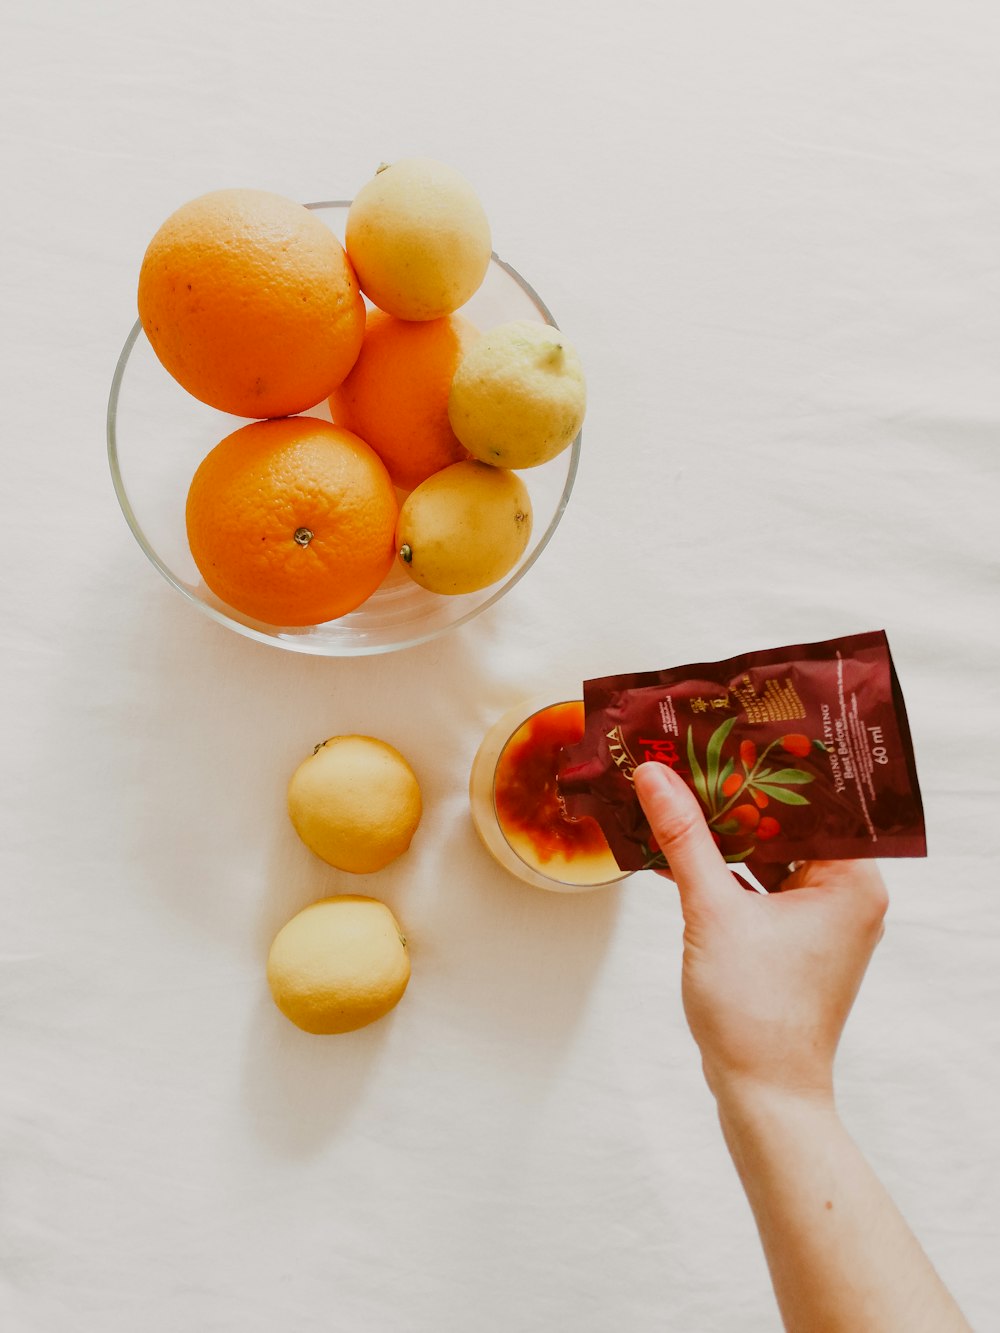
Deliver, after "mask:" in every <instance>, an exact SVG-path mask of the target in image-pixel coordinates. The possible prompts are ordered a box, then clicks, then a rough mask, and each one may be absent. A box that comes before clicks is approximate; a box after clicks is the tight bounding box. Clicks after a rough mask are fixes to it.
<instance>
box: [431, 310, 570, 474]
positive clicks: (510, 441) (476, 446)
mask: <svg viewBox="0 0 1000 1333" xmlns="http://www.w3.org/2000/svg"><path fill="white" fill-rule="evenodd" d="M586 406H587V388H586V383H585V381H584V377H583V367H582V366H581V364H580V358H579V356H578V355H577V353H576V350H575V348H574V347H573V346H572V344H571V343H570V342H569V341H568V340H567V339H566V338H565V337H564V336H563V334H562V333H560V331H559V330H558V329H557V328H554V327H553V326H552V325H551V324H540V323H532V321H530V320H515V321H513V322H512V323H510V324H500V325H498V326H497V327H496V328H494V329H490V330H489V331H488V332H486V333H484V334H483V336H482V337H481V338H479V339H478V340H477V341H476V344H475V346H474V347H470V348H469V350H468V352H466V354H465V355H464V356H463V357H462V360H461V361H460V362H459V364H458V368H457V370H456V371H455V375H454V378H453V379H452V382H451V392H450V394H449V398H448V420H449V421H450V422H451V428H452V430H453V431H454V432H455V434H456V435H457V436H458V438H459V440H460V441H461V442H462V444H464V445H465V447H466V449H468V451H469V453H470V454H472V455H473V456H474V457H475V458H478V459H480V460H481V461H482V462H484V463H492V464H494V465H496V466H498V467H508V468H525V467H537V466H538V465H539V464H540V463H547V462H548V461H549V459H550V458H555V457H556V455H557V454H560V453H562V451H563V450H564V449H565V448H566V447H567V446H568V445H569V444H571V443H572V441H573V440H575V439H576V437H577V435H578V434H579V432H580V427H581V426H582V425H583V416H584V412H585V411H586Z"/></svg>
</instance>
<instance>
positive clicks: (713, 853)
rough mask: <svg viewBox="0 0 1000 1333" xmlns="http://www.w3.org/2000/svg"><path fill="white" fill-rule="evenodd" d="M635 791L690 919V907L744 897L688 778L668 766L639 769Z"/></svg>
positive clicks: (701, 906) (636, 771) (707, 906)
mask: <svg viewBox="0 0 1000 1333" xmlns="http://www.w3.org/2000/svg"><path fill="white" fill-rule="evenodd" d="M635 790H636V795H637V796H638V797H639V803H640V805H641V806H642V808H643V811H644V812H645V815H646V818H647V819H648V820H649V825H650V828H651V829H652V830H653V833H654V834H655V836H656V840H657V842H658V843H659V844H660V850H661V851H662V852H663V854H664V856H665V857H666V858H667V861H668V862H669V863H670V871H671V874H672V876H673V878H674V879H675V880H676V881H677V888H678V889H679V891H680V895H681V903H682V905H683V907H684V910H685V914H686V913H687V910H688V908H689V907H693V908H696V909H704V908H709V907H711V906H713V905H714V904H716V903H718V902H722V901H727V900H728V901H730V902H731V901H732V899H733V897H734V896H740V895H741V894H742V889H740V887H739V885H737V883H736V881H735V880H734V879H733V877H732V875H731V874H730V873H729V869H728V867H727V866H726V863H725V861H724V860H723V858H722V854H721V853H720V851H719V849H718V847H716V845H715V843H714V842H713V840H712V835H711V833H710V832H709V829H708V825H707V823H706V822H705V816H704V814H703V813H702V809H701V806H700V805H699V804H698V800H697V798H696V797H695V795H694V793H693V792H692V791H690V790H689V788H688V786H687V784H686V783H685V782H684V780H683V778H679V777H678V776H677V774H676V773H674V772H673V770H672V769H669V768H668V767H667V766H666V765H665V764H657V763H647V764H640V765H639V767H638V768H637V769H636V770H635Z"/></svg>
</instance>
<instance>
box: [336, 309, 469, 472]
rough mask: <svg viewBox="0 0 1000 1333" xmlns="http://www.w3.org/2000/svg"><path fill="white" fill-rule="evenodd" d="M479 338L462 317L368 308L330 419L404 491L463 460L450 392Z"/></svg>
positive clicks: (467, 321) (462, 449)
mask: <svg viewBox="0 0 1000 1333" xmlns="http://www.w3.org/2000/svg"><path fill="white" fill-rule="evenodd" d="M479 336H480V333H479V330H478V329H477V328H476V326H475V325H474V324H472V323H470V322H469V320H467V319H464V318H463V317H462V316H461V315H446V316H444V318H442V319H431V320H423V321H420V322H419V323H418V322H416V321H412V320H405V319H397V318H396V317H395V316H394V315H387V314H385V313H384V312H383V311H381V310H371V311H369V314H368V325H367V327H366V329H365V337H364V342H363V343H362V344H361V352H360V355H359V356H358V359H357V361H356V362H355V364H354V368H353V369H352V370H351V372H350V374H349V375H348V376H347V377H346V379H345V380H344V382H343V384H341V385H340V387H339V388H337V389H336V390H334V392H333V394H332V395H331V396H330V415H331V416H332V417H333V419H334V421H336V422H338V423H340V424H341V425H343V426H346V427H347V429H348V430H353V431H355V432H356V433H357V434H358V435H360V436H361V438H362V439H363V440H366V441H367V442H368V444H370V445H371V447H372V448H373V449H374V450H375V452H376V453H377V454H378V456H379V457H380V458H381V459H382V461H383V463H385V465H386V467H387V468H388V469H389V475H390V476H391V477H392V479H393V481H394V482H395V483H396V485H397V486H399V487H401V488H402V489H403V490H412V489H413V487H414V486H419V484H420V483H421V482H422V481H425V480H426V479H427V478H428V477H429V476H430V475H431V474H432V473H434V472H439V471H440V470H441V469H442V468H444V467H448V466H449V464H451V463H458V462H460V461H461V460H462V459H463V458H468V456H469V455H468V453H467V452H466V450H465V448H464V447H463V446H462V445H461V444H460V443H459V441H458V439H457V437H456V435H455V432H454V431H453V430H452V428H451V424H450V422H449V421H448V394H449V393H450V391H451V381H452V379H453V378H454V375H455V370H456V368H457V366H458V363H459V361H461V359H462V357H463V355H464V354H465V352H466V350H467V349H468V348H469V347H470V346H471V345H472V343H473V342H474V341H475V340H476V339H477V338H479Z"/></svg>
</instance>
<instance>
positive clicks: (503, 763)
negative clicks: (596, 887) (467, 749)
mask: <svg viewBox="0 0 1000 1333" xmlns="http://www.w3.org/2000/svg"><path fill="white" fill-rule="evenodd" d="M583 724H584V712H583V702H582V700H580V701H574V702H571V703H561V704H553V705H552V706H551V707H550V708H546V709H543V710H542V712H540V713H535V715H534V716H533V717H529V718H528V719H527V721H526V722H523V723H522V724H521V726H520V727H518V729H517V731H515V732H514V734H513V736H512V737H511V738H510V740H509V741H508V742H507V744H506V746H505V747H504V750H503V753H502V754H501V755H500V758H499V760H498V761H497V769H496V778H495V783H494V801H495V804H496V812H497V819H498V820H499V823H500V826H501V828H502V829H503V830H504V832H505V833H509V834H511V835H516V834H519V835H521V837H522V838H525V839H527V841H528V843H529V844H530V847H531V849H532V851H533V852H534V854H535V856H536V857H537V859H538V861H539V862H540V863H542V864H544V863H546V862H549V861H551V860H552V859H553V858H554V857H558V858H561V859H563V860H565V861H572V860H574V859H579V858H583V857H594V856H595V855H600V854H602V853H603V854H604V856H607V855H608V844H607V841H606V839H605V837H604V834H603V833H602V832H601V829H600V825H599V824H598V823H597V821H596V819H591V818H590V816H589V815H585V816H583V818H581V819H569V818H567V816H566V814H565V813H564V811H563V806H562V802H561V801H560V799H559V792H558V788H557V786H556V774H557V773H558V771H559V765H560V762H561V758H562V755H561V751H562V748H563V746H565V745H575V744H576V743H577V742H579V741H580V740H581V738H582V737H583Z"/></svg>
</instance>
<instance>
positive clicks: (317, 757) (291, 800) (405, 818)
mask: <svg viewBox="0 0 1000 1333" xmlns="http://www.w3.org/2000/svg"><path fill="white" fill-rule="evenodd" d="M288 813H289V815H290V817H291V820H292V823H293V824H294V826H295V831H296V833H298V835H299V837H300V838H301V839H302V841H303V842H304V843H305V844H306V846H307V847H308V848H309V849H310V851H313V852H315V853H316V855H317V856H319V857H322V859H323V860H324V861H328V862H329V863H330V865H333V866H336V867H337V868H338V869H339V870H350V871H352V872H353V873H354V874H357V875H363V874H370V873H371V872H373V871H375V870H381V869H382V868H383V867H384V866H387V865H388V864H389V862H390V861H394V860H395V859H396V857H397V856H401V855H402V854H403V852H405V851H406V849H407V848H408V847H409V845H410V841H411V839H412V837H413V834H414V833H415V831H416V828H417V825H418V824H419V823H420V816H421V813H422V804H421V798H420V785H419V783H418V782H417V778H416V775H415V773H414V772H413V769H412V768H411V767H410V765H409V764H408V763H407V762H406V760H405V759H404V758H403V756H402V755H401V754H400V753H399V751H398V750H397V749H395V748H394V747H393V746H391V745H388V744H387V743H386V742H385V741H380V740H376V739H375V737H373V736H332V737H331V738H330V739H329V740H327V741H324V742H323V743H322V744H321V745H317V746H316V749H315V751H314V752H313V753H312V754H311V755H310V756H309V758H308V759H304V760H303V761H302V763H301V764H300V765H299V766H298V768H297V769H296V770H295V772H294V773H293V774H292V778H291V781H290V782H289V784H288Z"/></svg>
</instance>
